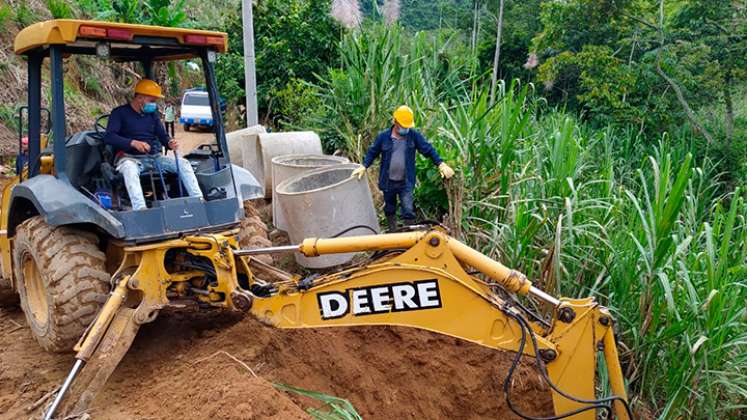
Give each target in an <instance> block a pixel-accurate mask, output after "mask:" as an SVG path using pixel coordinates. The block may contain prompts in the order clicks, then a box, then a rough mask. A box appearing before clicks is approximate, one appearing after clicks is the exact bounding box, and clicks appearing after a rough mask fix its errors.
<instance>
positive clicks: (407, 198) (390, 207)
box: [382, 181, 415, 220]
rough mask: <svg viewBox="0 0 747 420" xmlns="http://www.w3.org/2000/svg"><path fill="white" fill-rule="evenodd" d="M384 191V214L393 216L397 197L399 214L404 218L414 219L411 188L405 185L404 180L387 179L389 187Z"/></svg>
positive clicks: (395, 210)
mask: <svg viewBox="0 0 747 420" xmlns="http://www.w3.org/2000/svg"><path fill="white" fill-rule="evenodd" d="M382 192H383V193H384V214H385V215H387V216H393V215H394V214H395V213H396V212H397V198H399V215H400V217H401V218H403V219H405V220H414V219H415V203H414V200H413V197H412V189H408V188H407V187H406V186H405V181H389V188H388V189H387V190H386V191H382Z"/></svg>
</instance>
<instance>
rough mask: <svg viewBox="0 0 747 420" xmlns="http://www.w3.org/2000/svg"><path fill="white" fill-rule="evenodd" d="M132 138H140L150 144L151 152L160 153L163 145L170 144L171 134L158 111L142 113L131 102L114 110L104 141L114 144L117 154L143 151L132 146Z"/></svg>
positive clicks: (110, 115) (135, 153)
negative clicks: (159, 116)
mask: <svg viewBox="0 0 747 420" xmlns="http://www.w3.org/2000/svg"><path fill="white" fill-rule="evenodd" d="M132 140H140V141H144V142H146V143H148V144H150V154H152V155H154V154H158V153H160V152H161V148H162V147H168V146H169V135H168V133H166V129H165V128H164V127H163V123H161V119H160V118H158V112H153V113H150V114H148V113H140V112H137V111H135V110H134V109H132V106H130V104H124V105H122V106H119V107H117V108H114V109H113V110H112V113H111V114H109V123H108V124H107V126H106V135H105V136H104V143H106V144H110V145H112V146H114V149H115V154H118V153H119V152H123V153H127V154H129V155H140V154H142V153H140V152H138V151H137V150H135V149H133V148H132V147H130V142H131V141H132Z"/></svg>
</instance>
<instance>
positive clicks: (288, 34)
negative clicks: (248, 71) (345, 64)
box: [217, 0, 343, 121]
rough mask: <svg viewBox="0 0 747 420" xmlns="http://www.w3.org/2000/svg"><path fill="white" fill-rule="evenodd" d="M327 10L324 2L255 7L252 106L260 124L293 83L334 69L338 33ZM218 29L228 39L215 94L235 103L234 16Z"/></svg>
mask: <svg viewBox="0 0 747 420" xmlns="http://www.w3.org/2000/svg"><path fill="white" fill-rule="evenodd" d="M330 10H331V4H330V0H265V1H262V2H259V3H258V4H257V5H256V7H255V9H254V36H255V48H256V62H257V102H258V107H259V109H260V110H263V111H264V114H265V121H267V120H268V119H269V118H271V117H272V116H273V113H274V102H275V98H276V97H277V95H278V92H280V91H281V90H283V89H285V88H286V85H288V84H289V83H290V82H292V81H293V80H294V79H300V80H307V81H314V80H316V76H315V74H321V73H324V72H326V69H327V68H328V67H329V66H334V65H335V64H336V62H337V60H338V51H337V44H338V42H339V37H340V33H341V32H342V31H343V28H342V27H341V26H340V25H339V24H338V23H337V22H336V21H335V20H334V19H333V18H332V17H331V16H330ZM220 29H222V30H224V31H225V32H228V34H229V52H228V53H227V54H222V55H221V56H220V57H219V60H218V66H217V67H218V69H217V73H218V76H219V83H220V85H221V92H222V93H223V94H224V95H226V96H227V97H228V99H229V100H230V101H232V102H235V103H237V104H241V103H242V102H243V95H244V92H243V89H241V88H240V86H243V85H244V70H243V59H242V57H243V54H244V47H243V42H242V26H241V13H240V11H238V10H237V12H236V13H235V15H234V16H231V17H230V18H229V19H228V20H227V22H226V27H224V28H220ZM293 85H294V86H295V83H294V84H293Z"/></svg>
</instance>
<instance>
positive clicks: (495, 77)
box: [490, 0, 503, 105]
mask: <svg viewBox="0 0 747 420" xmlns="http://www.w3.org/2000/svg"><path fill="white" fill-rule="evenodd" d="M499 1H500V5H499V6H498V27H497V29H496V35H495V55H494V56H493V77H492V79H491V80H490V105H493V103H495V86H496V85H497V84H498V63H499V61H500V58H501V31H503V0H499Z"/></svg>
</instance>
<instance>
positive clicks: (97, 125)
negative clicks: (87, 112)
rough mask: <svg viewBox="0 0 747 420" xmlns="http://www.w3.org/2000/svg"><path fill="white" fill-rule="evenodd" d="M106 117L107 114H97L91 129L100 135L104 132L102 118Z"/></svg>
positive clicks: (104, 127)
mask: <svg viewBox="0 0 747 420" xmlns="http://www.w3.org/2000/svg"><path fill="white" fill-rule="evenodd" d="M106 118H109V114H104V115H99V116H98V118H96V122H95V123H93V131H95V132H96V134H97V135H99V136H101V137H103V136H104V134H106V126H105V125H104V119H106Z"/></svg>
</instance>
